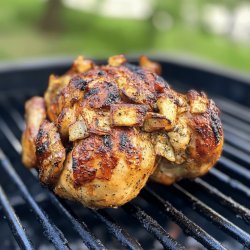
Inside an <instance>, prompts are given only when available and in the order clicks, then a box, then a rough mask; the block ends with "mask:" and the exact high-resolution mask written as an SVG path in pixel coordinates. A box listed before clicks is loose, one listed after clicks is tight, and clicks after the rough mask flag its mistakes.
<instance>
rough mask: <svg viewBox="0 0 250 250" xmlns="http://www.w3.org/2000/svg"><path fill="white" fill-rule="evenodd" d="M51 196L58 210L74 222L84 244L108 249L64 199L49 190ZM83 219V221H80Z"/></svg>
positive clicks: (96, 249)
mask: <svg viewBox="0 0 250 250" xmlns="http://www.w3.org/2000/svg"><path fill="white" fill-rule="evenodd" d="M49 197H50V200H51V201H52V203H53V204H54V205H55V206H56V207H57V208H58V210H59V211H60V212H61V213H62V214H63V216H66V217H67V218H68V220H69V221H70V222H71V223H72V225H73V228H72V229H74V230H75V231H76V232H77V233H78V235H79V236H80V237H81V239H82V240H83V242H84V244H85V245H86V246H87V247H88V248H89V249H91V250H92V249H93V250H104V249H106V248H105V247H104V246H103V244H102V243H101V241H100V240H99V239H97V238H96V237H95V236H94V235H93V234H92V233H91V232H90V231H89V229H88V227H87V225H86V224H85V223H84V222H83V221H82V219H81V220H80V219H79V218H77V216H76V214H75V213H74V212H73V211H71V209H70V208H69V207H68V206H67V205H66V204H65V202H64V201H62V200H60V201H59V199H58V198H57V197H56V196H55V195H54V194H53V193H51V192H49ZM80 221H81V222H80Z"/></svg>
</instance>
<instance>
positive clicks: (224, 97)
mask: <svg viewBox="0 0 250 250" xmlns="http://www.w3.org/2000/svg"><path fill="white" fill-rule="evenodd" d="M156 60H158V61H160V63H161V64H162V66H163V76H164V77H165V78H166V79H167V80H169V82H170V83H171V84H172V85H174V88H175V89H179V90H187V89H189V88H197V89H203V90H205V91H207V92H208V93H209V94H210V96H213V97H214V99H215V101H216V102H217V104H218V105H219V107H220V108H221V110H222V120H223V123H224V129H225V146H224V153H223V156H222V157H221V159H220V160H219V162H218V163H217V165H216V167H215V168H213V169H211V171H210V172H209V174H207V175H206V176H204V177H202V178H196V179H195V180H193V181H191V180H186V181H181V182H179V183H177V184H174V185H173V186H171V187H164V186H162V185H159V184H156V183H148V184H147V186H146V187H145V188H144V189H143V190H142V192H141V193H140V195H139V196H138V197H137V198H136V199H134V200H133V201H132V202H130V203H128V204H126V205H124V206H122V207H121V208H118V209H104V210H91V209H87V208H84V207H82V206H81V205H79V204H76V203H72V202H69V201H64V200H61V199H60V198H58V197H56V196H55V195H54V194H53V193H52V192H50V191H49V190H48V189H46V188H43V187H41V186H40V184H39V183H38V181H37V173H36V171H33V170H31V171H28V170H27V169H25V168H24V167H23V166H22V164H21V161H20V153H21V145H20V136H21V131H22V130H23V128H24V120H23V111H24V110H23V106H24V102H25V100H26V99H27V98H29V97H30V96H32V95H41V94H42V93H43V91H44V89H45V87H46V85H47V79H48V75H49V74H50V73H51V72H55V73H58V74H61V73H62V72H64V71H65V70H66V69H67V68H68V67H69V65H70V60H66V61H53V62H51V61H50V63H49V62H35V63H25V64H22V65H21V64H20V65H2V66H1V68H0V90H1V94H0V110H1V114H0V115H1V117H0V161H1V162H0V173H1V174H0V184H1V185H0V211H1V213H0V219H1V223H0V232H1V234H0V240H1V247H3V249H15V248H18V246H19V247H20V248H22V249H54V248H56V249H86V248H89V249H126V248H127V249H163V248H165V249H186V248H187V249H204V248H207V249H247V248H249V249H250V235H249V232H250V227H249V225H250V211H249V206H250V156H249V153H250V136H249V134H250V107H249V106H250V79H248V78H246V77H242V76H239V75H236V74H232V73H230V72H225V71H219V70H213V69H211V68H205V67H203V66H199V67H198V66H196V65H191V64H188V65H186V64H184V63H181V62H177V61H173V60H167V59H159V58H156ZM132 61H133V60H132ZM100 62H101V61H100ZM101 63H103V62H101ZM5 221H6V222H7V223H8V224H7V223H5ZM8 225H9V227H8ZM14 239H15V240H16V241H15V240H14Z"/></svg>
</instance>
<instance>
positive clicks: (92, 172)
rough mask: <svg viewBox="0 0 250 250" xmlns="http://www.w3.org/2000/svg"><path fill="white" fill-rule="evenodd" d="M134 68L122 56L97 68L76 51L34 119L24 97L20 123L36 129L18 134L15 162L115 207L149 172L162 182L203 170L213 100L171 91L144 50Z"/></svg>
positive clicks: (65, 189)
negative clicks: (20, 156)
mask: <svg viewBox="0 0 250 250" xmlns="http://www.w3.org/2000/svg"><path fill="white" fill-rule="evenodd" d="M140 66H141V67H139V66H134V65H131V64H129V63H127V62H126V58H125V57H124V56H123V55H118V56H113V57H110V58H109V60H108V64H107V65H103V66H97V65H95V64H94V63H93V62H92V61H90V60H86V59H84V58H83V57H78V58H77V59H76V60H75V62H74V64H73V66H72V68H71V69H70V70H69V71H68V72H66V73H65V74H64V75H62V76H54V75H52V76H51V77H50V79H49V86H48V89H47V90H46V92H45V95H44V100H45V101H44V102H45V105H46V111H47V112H45V108H44V109H43V113H41V111H39V112H40V115H38V114H36V115H38V117H39V118H38V119H35V122H34V121H32V119H28V118H29V115H30V114H31V113H32V112H33V110H35V109H36V103H35V102H32V99H31V100H30V101H28V102H27V104H26V123H27V128H29V127H32V126H33V123H35V125H36V126H35V127H36V132H35V133H34V134H32V135H30V133H28V132H27V129H26V130H25V132H24V133H23V138H22V144H23V162H24V164H25V165H26V166H27V167H34V166H35V165H36V163H37V164H38V169H39V178H40V181H41V182H42V183H44V184H45V185H47V186H49V187H50V188H51V189H53V190H54V192H55V193H56V194H57V195H59V196H61V197H63V198H67V199H70V200H75V201H79V202H81V203H82V204H83V205H85V206H88V207H92V208H104V207H117V206H120V205H122V204H124V203H126V202H128V201H129V200H131V199H133V198H134V197H136V196H137V194H138V193H139V192H140V190H141V189H142V188H143V186H144V185H145V183H146V181H147V180H148V178H149V177H150V176H151V179H152V180H154V181H157V182H160V183H163V184H167V185H168V184H171V183H173V182H175V181H177V180H180V179H182V178H194V177H196V176H200V175H203V174H205V173H206V172H207V171H208V170H209V169H210V168H211V167H212V166H213V165H214V164H215V162H216V161H217V160H218V158H219V156H220V154H221V151H222V145H223V130H222V126H221V121H220V119H219V110H218V108H217V107H216V105H215V104H214V102H213V101H212V100H210V99H208V98H207V96H206V95H205V94H204V93H203V92H201V93H200V92H197V91H194V90H191V91H189V92H188V93H187V94H181V93H178V92H176V91H174V90H172V89H171V88H170V86H169V85H168V84H167V83H166V81H165V80H164V79H163V78H162V77H160V76H159V75H158V74H159V73H160V72H161V68H160V65H159V64H157V63H154V62H151V61H150V60H149V59H148V58H146V57H145V56H143V57H141V58H140ZM36 98H37V97H36ZM39 100H40V101H41V102H43V99H42V98H40V99H39ZM28 103H29V105H28ZM41 114H43V116H42V115H41ZM30 138H31V140H32V142H33V144H32V147H33V148H32V147H31V146H30V145H29V144H27V141H29V140H30ZM26 148H27V149H26ZM30 148H32V150H33V151H32V154H29V151H31V150H30ZM29 157H30V159H29ZM30 162H32V164H31V163H30Z"/></svg>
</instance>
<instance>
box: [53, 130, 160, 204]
mask: <svg viewBox="0 0 250 250" xmlns="http://www.w3.org/2000/svg"><path fill="white" fill-rule="evenodd" d="M154 162H155V153H154V148H153V145H152V143H151V140H150V137H149V135H148V134H147V133H143V132H140V131H138V130H137V129H136V128H114V129H113V130H112V133H111V134H110V135H104V136H101V135H95V134H92V135H90V136H89V137H88V138H86V139H85V140H81V141H79V142H77V143H76V144H75V146H74V147H73V150H72V151H71V152H70V153H69V154H68V156H67V160H66V162H65V165H64V170H63V172H62V174H61V176H60V178H59V181H58V183H57V185H56V186H55V189H54V190H55V193H56V194H58V195H59V196H61V197H64V198H68V199H71V200H76V201H79V202H81V203H82V204H83V205H85V206H88V207H92V208H103V207H117V206H120V205H123V204H124V203H126V202H128V201H129V200H131V199H133V198H134V197H136V196H137V195H138V193H139V192H140V190H141V189H142V188H143V187H144V185H145V183H146V181H147V180H148V177H149V176H150V175H151V174H152V172H153V170H154Z"/></svg>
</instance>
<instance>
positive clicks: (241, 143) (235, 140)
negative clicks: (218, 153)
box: [225, 131, 250, 154]
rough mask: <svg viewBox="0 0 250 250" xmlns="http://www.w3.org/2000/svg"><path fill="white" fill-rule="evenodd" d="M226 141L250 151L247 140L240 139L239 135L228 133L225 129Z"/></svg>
mask: <svg viewBox="0 0 250 250" xmlns="http://www.w3.org/2000/svg"><path fill="white" fill-rule="evenodd" d="M225 141H226V142H228V143H229V144H231V145H233V146H235V147H237V148H239V149H240V150H242V151H244V152H247V153H248V154H249V153H250V144H249V143H248V142H246V141H242V140H239V138H238V136H236V135H233V134H230V133H226V131H225Z"/></svg>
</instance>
